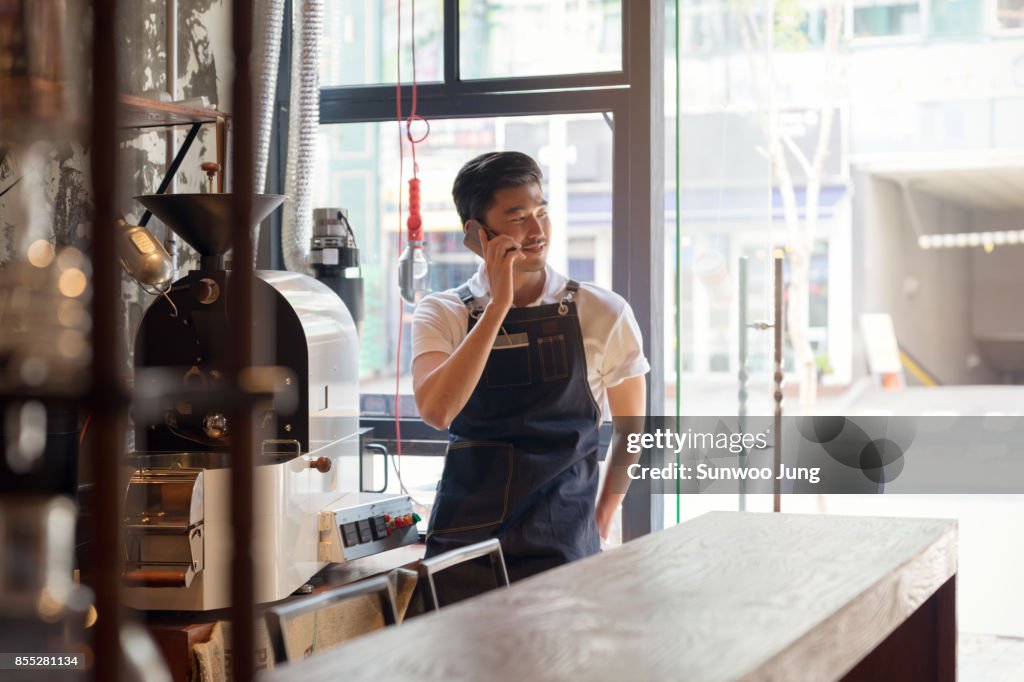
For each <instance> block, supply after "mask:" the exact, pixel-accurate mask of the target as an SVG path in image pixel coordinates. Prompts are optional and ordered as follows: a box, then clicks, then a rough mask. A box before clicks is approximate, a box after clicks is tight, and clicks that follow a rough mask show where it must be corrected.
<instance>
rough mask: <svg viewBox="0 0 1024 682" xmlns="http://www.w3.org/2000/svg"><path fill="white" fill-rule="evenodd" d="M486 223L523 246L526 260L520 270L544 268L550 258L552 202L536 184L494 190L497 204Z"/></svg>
mask: <svg viewBox="0 0 1024 682" xmlns="http://www.w3.org/2000/svg"><path fill="white" fill-rule="evenodd" d="M484 224H485V225H486V226H487V227H488V229H490V230H491V231H492V232H495V233H497V234H499V235H502V234H503V235H508V236H509V237H512V238H513V239H515V240H516V241H517V242H519V243H520V244H521V245H522V250H523V255H524V256H526V257H525V258H524V259H522V260H520V261H519V262H518V263H516V270H519V271H521V272H536V271H538V270H543V269H544V266H545V264H546V263H547V258H548V239H549V238H550V237H551V220H550V218H549V217H548V202H547V200H546V199H545V198H544V195H543V194H542V193H541V191H540V185H537V184H536V183H533V184H529V185H522V186H520V187H506V188H505V189H499V190H498V191H497V192H495V193H494V205H492V206H491V208H490V209H489V210H488V211H487V214H486V215H485V216H484Z"/></svg>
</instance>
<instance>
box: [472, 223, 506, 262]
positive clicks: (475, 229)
mask: <svg viewBox="0 0 1024 682" xmlns="http://www.w3.org/2000/svg"><path fill="white" fill-rule="evenodd" d="M466 222H468V223H469V227H468V228H467V229H466V235H465V237H463V239H462V244H463V245H464V246H465V247H466V248H467V249H469V250H470V251H472V252H473V253H475V254H476V255H478V256H480V257H481V258H483V257H484V245H483V243H481V241H480V230H481V229H482V230H483V231H484V232H486V233H487V238H488V239H494V238H495V237H497V236H498V233H497V232H495V231H493V230H489V229H487V228H486V227H484V226H483V224H482V223H480V221H478V220H472V219H470V220H467V221H466ZM518 250H519V247H518V246H513V247H512V248H510V249H505V253H512V252H513V251H518Z"/></svg>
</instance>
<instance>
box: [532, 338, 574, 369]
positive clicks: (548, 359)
mask: <svg viewBox="0 0 1024 682" xmlns="http://www.w3.org/2000/svg"><path fill="white" fill-rule="evenodd" d="M537 350H538V354H539V355H540V376H541V380H542V381H559V380H561V379H565V378H568V376H569V361H568V359H567V358H566V357H565V335H563V334H555V335H554V336H542V337H540V338H538V339H537Z"/></svg>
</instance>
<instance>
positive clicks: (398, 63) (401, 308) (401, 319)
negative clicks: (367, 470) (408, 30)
mask: <svg viewBox="0 0 1024 682" xmlns="http://www.w3.org/2000/svg"><path fill="white" fill-rule="evenodd" d="M397 34H398V36H397V40H396V41H395V42H396V43H397V49H396V59H395V70H396V77H395V81H396V82H395V108H396V109H397V114H398V115H397V120H398V251H396V252H395V253H398V254H401V253H402V172H403V160H404V156H405V150H404V148H403V144H402V0H398V31H397ZM403 324H405V301H403V300H402V297H401V295H399V297H398V347H397V349H396V350H395V442H396V448H395V449H396V450H397V451H398V463H397V464H396V467H395V468H396V469H397V470H398V480H399V488H404V487H405V486H404V485H403V484H402V483H401V480H402V423H401V419H400V417H399V410H398V406H399V398H400V394H399V382H400V380H401V376H402V325H403ZM387 465H388V463H387V462H384V466H385V467H387Z"/></svg>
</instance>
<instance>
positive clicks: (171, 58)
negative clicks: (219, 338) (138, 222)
mask: <svg viewBox="0 0 1024 682" xmlns="http://www.w3.org/2000/svg"><path fill="white" fill-rule="evenodd" d="M166 9H167V13H166V15H165V18H164V24H165V31H164V36H165V37H164V42H165V43H166V45H167V64H166V65H165V67H166V77H165V78H166V81H167V94H168V95H170V96H171V101H172V102H173V101H174V100H176V99H178V0H167V6H166ZM177 141H178V136H177V135H176V134H175V129H174V127H173V126H172V127H170V128H168V129H167V135H166V138H165V139H164V147H165V151H164V154H165V158H168V159H174V161H173V162H172V170H170V171H169V172H168V177H169V178H170V184H169V185H168V186H167V188H166V189H167V191H170V192H171V193H172V194H173V193H174V192H175V191H177V189H178V182H177V178H176V177H175V176H176V175H177V166H174V165H173V164H174V163H175V162H176V163H178V164H179V165H180V163H181V161H180V160H179V159H178V158H177V157H175V147H176V143H177ZM142 224H144V223H142ZM164 246H165V247H166V249H167V253H169V254H170V256H171V263H172V264H173V266H174V268H175V269H176V268H177V267H178V241H177V240H176V239H175V237H174V231H173V230H167V235H166V237H165V238H164Z"/></svg>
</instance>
